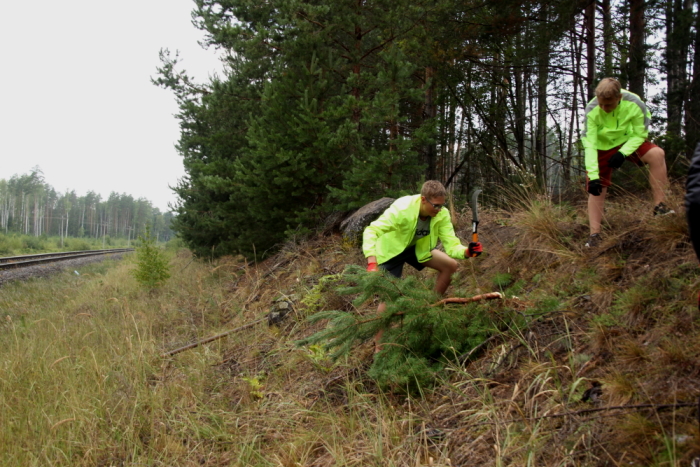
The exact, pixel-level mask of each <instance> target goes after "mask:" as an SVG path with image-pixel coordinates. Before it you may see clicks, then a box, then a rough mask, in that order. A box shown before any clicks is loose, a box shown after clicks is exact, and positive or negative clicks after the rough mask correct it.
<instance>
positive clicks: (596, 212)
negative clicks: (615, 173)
mask: <svg viewBox="0 0 700 467" xmlns="http://www.w3.org/2000/svg"><path fill="white" fill-rule="evenodd" d="M607 193H608V187H603V192H602V193H601V194H600V196H593V195H591V194H589V195H588V224H589V226H590V228H591V235H593V234H599V233H600V224H601V223H602V221H603V206H604V205H605V195H606V194H607Z"/></svg>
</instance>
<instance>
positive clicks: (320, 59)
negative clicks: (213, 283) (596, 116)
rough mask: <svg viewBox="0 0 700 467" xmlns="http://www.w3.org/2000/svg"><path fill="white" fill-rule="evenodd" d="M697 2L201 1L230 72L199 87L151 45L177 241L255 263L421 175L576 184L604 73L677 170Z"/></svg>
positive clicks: (208, 34)
mask: <svg viewBox="0 0 700 467" xmlns="http://www.w3.org/2000/svg"><path fill="white" fill-rule="evenodd" d="M699 2H700V0H658V1H642V0H598V1H589V0H575V1H568V0H528V1H523V0H491V1H488V2H483V1H470V0H467V1H464V0H459V1H457V0H430V1H421V0H411V1H408V0H392V1H386V0H352V1H350V0H313V1H303V0H275V1H270V2H250V1H248V0H225V1H214V0H195V1H194V3H195V9H194V11H193V23H194V24H195V26H196V27H198V28H199V29H201V30H202V31H203V32H204V33H205V41H204V42H205V43H206V44H207V45H209V46H212V47H215V48H217V49H219V50H220V51H223V53H224V57H225V58H224V72H223V75H222V76H214V77H210V78H209V80H208V81H207V82H205V83H197V82H194V81H193V80H192V79H191V78H190V77H189V76H188V75H187V72H186V70H182V69H180V66H179V64H178V61H179V57H178V56H177V54H175V55H172V54H171V53H170V52H169V51H168V50H162V51H161V61H162V66H161V67H160V68H159V70H158V74H157V76H156V77H155V78H154V79H153V81H154V83H155V84H157V85H159V86H163V87H165V88H168V89H171V90H172V91H173V92H174V94H175V97H176V99H177V101H178V104H179V108H180V112H179V115H178V118H179V119H180V126H181V136H180V139H179V143H178V150H179V151H180V153H181V154H182V156H183V158H184V165H185V170H186V174H187V175H186V177H184V178H183V179H182V180H181V181H180V183H179V184H178V186H177V187H176V192H177V194H178V196H179V202H178V205H177V213H178V215H177V217H176V219H175V220H174V226H175V229H176V230H177V231H178V233H179V235H180V236H182V238H183V239H184V240H185V242H186V243H187V244H188V245H189V246H190V247H191V248H192V249H193V250H194V251H195V252H196V253H199V254H212V253H213V254H214V255H221V254H230V253H243V254H244V255H246V256H248V257H253V256H257V257H260V256H261V255H263V254H264V253H265V252H267V251H270V249H273V248H274V247H275V245H279V244H280V242H282V241H284V240H285V238H287V237H288V236H289V235H294V234H299V233H304V232H306V231H308V230H309V229H314V228H317V227H318V226H319V225H320V223H321V222H323V221H324V219H326V218H327V215H328V213H331V212H337V211H344V210H349V209H352V208H356V207H358V206H361V205H363V204H364V203H366V202H367V201H370V200H373V199H376V198H378V197H381V196H399V195H402V194H405V193H413V192H416V190H417V189H418V187H419V186H420V183H421V181H423V180H425V179H437V180H440V181H442V182H443V183H444V184H445V185H446V186H448V188H449V189H451V190H453V191H454V193H455V195H456V196H457V197H463V195H464V194H466V193H468V192H469V191H471V189H472V188H473V187H476V186H478V187H481V188H483V189H484V190H485V195H486V199H487V200H488V199H490V200H491V201H492V202H497V201H498V195H499V194H500V193H502V192H503V191H504V188H507V187H509V186H518V185H519V184H522V183H524V182H527V183H528V184H529V186H532V187H533V188H535V189H539V190H541V192H543V193H548V194H552V193H560V192H562V191H565V190H570V191H573V189H577V188H578V189H580V187H581V185H582V177H583V175H584V169H583V161H582V151H581V147H580V143H579V142H578V140H579V133H580V127H581V124H582V122H581V119H582V117H583V109H584V107H585V105H586V103H587V102H588V100H590V99H591V98H592V97H593V89H594V88H595V85H596V84H597V82H598V81H599V80H600V79H601V78H603V77H607V76H610V77H615V78H618V79H619V80H620V81H621V83H622V85H623V87H624V88H626V89H628V90H630V91H632V92H635V93H637V94H639V95H640V96H642V97H643V98H644V99H645V100H646V101H647V102H648V104H649V106H650V109H651V111H652V114H653V117H654V120H653V124H654V126H653V128H654V133H653V136H654V140H655V142H657V144H660V145H661V146H662V147H663V148H664V149H665V150H666V153H667V157H668V159H669V161H668V162H669V166H670V167H676V165H675V164H674V162H675V161H676V159H678V158H685V157H686V154H689V153H690V152H689V150H688V149H689V148H693V147H694V146H695V144H696V142H697V141H698V140H699V137H700V129H698V122H700V97H698V96H700V93H699V92H697V89H698V86H700V83H699V82H698V81H699V77H700V60H698V54H700V47H698V44H697V42H698V41H700V35H698V34H697V31H698V29H700V27H699V23H700V15H698V11H697V10H698V3H699ZM581 193H583V192H582V191H581Z"/></svg>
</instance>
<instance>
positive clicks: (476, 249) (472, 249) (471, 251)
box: [464, 242, 484, 258]
mask: <svg viewBox="0 0 700 467" xmlns="http://www.w3.org/2000/svg"><path fill="white" fill-rule="evenodd" d="M483 251H484V247H483V246H481V242H471V243H469V248H467V251H465V252H464V256H465V257H467V258H472V257H474V256H479V255H480V254H481V253H483Z"/></svg>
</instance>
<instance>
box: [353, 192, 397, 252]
mask: <svg viewBox="0 0 700 467" xmlns="http://www.w3.org/2000/svg"><path fill="white" fill-rule="evenodd" d="M397 213H398V208H397V207H396V202H394V203H392V204H391V206H389V207H388V208H387V209H386V210H385V211H384V212H383V213H382V215H381V216H379V217H378V218H377V219H376V220H375V221H374V222H372V223H371V224H370V225H368V226H367V227H365V230H364V232H362V252H363V253H364V255H365V258H367V262H368V263H370V262H374V263H376V262H377V258H376V256H377V253H376V248H377V239H378V238H379V236H380V235H382V234H384V233H386V232H391V231H392V230H395V229H396V215H397ZM370 259H371V260H372V261H370Z"/></svg>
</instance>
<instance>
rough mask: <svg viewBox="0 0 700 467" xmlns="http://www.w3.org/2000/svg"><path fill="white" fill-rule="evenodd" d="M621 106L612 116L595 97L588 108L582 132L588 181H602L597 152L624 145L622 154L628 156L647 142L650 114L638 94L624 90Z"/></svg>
mask: <svg viewBox="0 0 700 467" xmlns="http://www.w3.org/2000/svg"><path fill="white" fill-rule="evenodd" d="M621 91H622V100H621V101H620V105H618V106H617V108H616V109H615V110H613V111H612V112H610V113H607V112H605V111H604V110H603V109H601V108H600V106H598V98H597V97H596V98H594V99H593V100H592V101H590V102H589V103H588V105H587V106H586V119H585V123H584V127H583V131H582V132H581V143H583V148H584V151H585V152H584V154H585V161H586V172H588V179H589V180H596V179H598V178H600V173H599V171H598V151H599V150H601V151H606V150H608V149H612V148H614V147H617V146H622V147H621V148H620V152H621V153H622V154H624V155H625V157H627V156H629V155H630V154H632V153H633V152H634V151H636V150H637V148H639V146H641V145H642V143H643V142H644V141H646V139H647V136H648V135H649V122H650V121H651V113H650V112H649V109H647V106H646V104H644V102H642V100H641V99H640V98H639V96H638V95H636V94H634V93H631V92H629V91H627V90H625V89H622V90H621Z"/></svg>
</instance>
